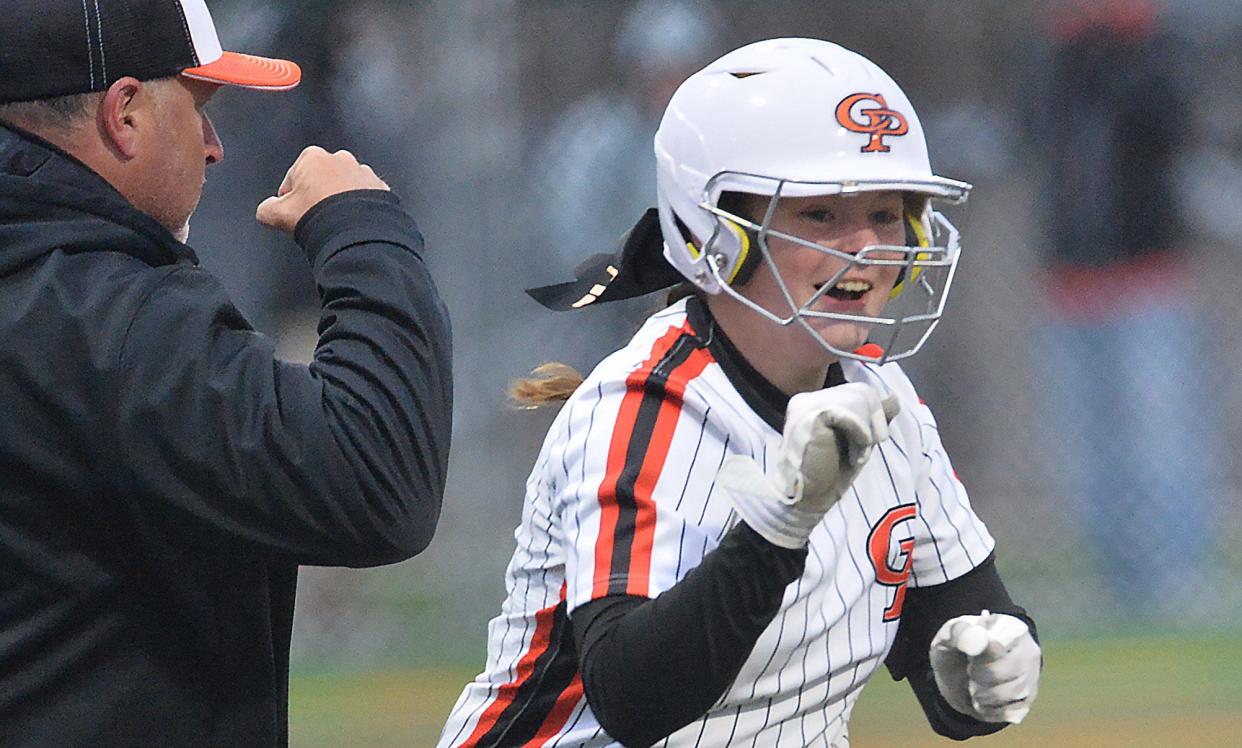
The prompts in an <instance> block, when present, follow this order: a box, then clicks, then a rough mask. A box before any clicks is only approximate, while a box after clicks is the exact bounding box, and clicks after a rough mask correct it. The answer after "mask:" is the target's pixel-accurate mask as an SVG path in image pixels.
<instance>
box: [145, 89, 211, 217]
mask: <svg viewBox="0 0 1242 748" xmlns="http://www.w3.org/2000/svg"><path fill="white" fill-rule="evenodd" d="M218 88H219V86H217V85H215V84H213V83H207V82H204V81H197V80H191V79H189V78H181V77H177V78H175V79H173V80H171V81H168V82H166V83H164V84H163V85H160V86H158V89H157V90H156V91H154V92H153V93H154V95H155V97H156V107H155V111H156V117H155V121H154V132H153V134H154V135H155V137H153V138H149V139H146V140H145V141H144V150H145V152H144V153H143V154H142V156H141V157H140V158H141V159H142V161H143V166H142V168H143V179H142V181H143V188H142V189H141V190H140V197H139V199H140V200H141V201H142V203H144V204H138V200H135V201H134V202H135V205H136V206H137V207H138V208H139V209H140V210H142V211H143V212H145V213H146V214H147V215H150V216H151V217H152V218H154V219H155V220H157V221H159V222H160V224H161V225H163V226H164V227H165V228H167V229H168V230H169V231H170V232H172V233H173V235H175V236H177V237H178V238H179V239H182V240H184V239H183V237H184V236H186V235H187V233H188V225H189V221H190V216H191V215H193V213H194V209H195V208H196V207H198V201H199V198H201V197H202V194H203V182H204V179H205V173H206V168H207V165H208V164H214V163H216V162H218V161H220V160H221V159H223V158H224V148H223V146H221V144H220V140H219V138H218V137H217V136H216V131H215V128H214V127H212V124H211V120H210V119H209V118H208V117H207V113H206V112H205V111H204V107H205V106H206V105H207V102H208V101H209V100H210V99H211V97H212V95H214V94H215V92H216V90H217V89H218Z"/></svg>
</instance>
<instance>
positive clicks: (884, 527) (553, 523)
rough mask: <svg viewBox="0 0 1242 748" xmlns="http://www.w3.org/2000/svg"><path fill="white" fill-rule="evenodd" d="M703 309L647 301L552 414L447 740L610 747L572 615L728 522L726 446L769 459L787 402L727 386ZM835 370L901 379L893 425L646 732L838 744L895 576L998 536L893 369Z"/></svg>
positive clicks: (870, 669) (666, 578) (882, 650)
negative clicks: (722, 667)
mask: <svg viewBox="0 0 1242 748" xmlns="http://www.w3.org/2000/svg"><path fill="white" fill-rule="evenodd" d="M701 310H702V305H700V304H697V302H694V303H693V305H692V308H691V310H690V311H689V313H688V312H687V304H686V302H685V301H683V302H680V303H678V304H675V305H674V306H672V307H669V308H668V309H665V310H663V311H661V312H659V313H657V314H655V315H654V316H652V317H651V318H650V319H649V320H648V321H647V323H646V324H645V325H644V326H643V328H642V329H641V330H639V332H638V334H637V335H635V337H634V338H633V340H632V341H631V342H630V344H629V345H628V346H626V347H625V348H623V349H622V350H620V351H618V352H616V353H614V354H613V355H611V356H609V357H608V358H607V359H605V360H604V361H603V362H602V363H600V365H599V366H598V367H597V368H596V369H595V371H594V372H592V374H591V376H590V377H588V378H587V380H586V381H585V382H584V383H583V385H582V386H581V387H580V388H579V389H578V391H577V392H576V393H574V395H573V396H572V397H571V398H570V400H569V401H568V402H567V403H566V404H565V406H564V408H563V409H562V410H561V412H560V414H559V416H558V417H557V419H556V421H555V422H554V423H553V425H552V427H551V429H550V430H549V432H548V436H547V439H546V440H545V442H544V445H543V450H542V452H541V453H540V456H539V459H538V462H537V464H536V466H535V469H534V471H533V472H532V473H531V476H530V478H529V480H528V481H527V485H526V503H525V508H524V511H523V516H522V522H521V525H520V526H519V527H518V529H517V531H516V532H515V537H516V540H517V551H516V552H515V553H514V556H513V559H512V561H511V563H510V565H509V568H508V571H507V574H506V584H507V589H508V597H507V598H506V600H505V602H504V605H503V607H502V609H501V614H500V615H499V616H498V617H497V618H495V619H493V620H492V621H491V623H490V625H489V627H488V655H487V664H486V669H485V670H484V672H483V673H482V674H481V675H479V676H478V677H477V678H476V679H475V680H474V681H473V682H472V683H470V684H469V685H467V686H466V689H465V691H464V692H463V693H462V695H461V697H460V698H459V699H458V701H457V704H456V706H455V707H454V708H453V711H452V713H451V715H450V717H449V720H448V723H447V724H446V726H445V728H444V732H443V734H442V736H441V740H440V743H439V745H440V746H441V748H448V747H449V746H519V745H520V746H615V745H618V743H616V742H615V741H613V740H612V739H611V738H610V737H609V736H608V735H607V734H606V733H604V732H603V730H602V729H601V728H600V726H599V724H598V722H597V721H596V720H595V717H594V716H593V714H592V713H591V708H590V705H589V704H587V703H586V699H585V697H584V695H583V688H582V681H581V678H580V677H579V675H578V672H577V661H576V654H575V652H574V646H573V640H572V636H571V632H570V630H569V627H568V626H567V625H566V624H567V621H566V617H567V615H568V614H569V613H572V611H573V610H574V609H575V608H577V607H578V606H580V605H583V604H584V603H587V602H589V601H591V600H595V599H598V598H601V597H604V596H607V595H610V594H630V595H642V596H647V597H654V596H656V595H658V594H659V593H661V592H662V591H664V590H667V589H668V588H670V587H671V586H673V585H674V584H676V583H677V582H678V580H680V579H681V578H682V577H684V576H685V574H686V573H687V572H688V571H689V570H690V569H692V568H694V567H695V566H696V565H697V564H698V563H699V562H700V561H701V560H702V559H703V557H704V556H705V555H706V554H707V553H708V552H710V551H711V550H712V549H713V548H715V547H716V545H717V544H718V543H719V542H720V539H721V538H722V536H723V535H724V534H725V532H726V531H727V530H728V529H729V528H730V527H732V526H733V524H735V523H736V522H737V518H736V515H735V513H734V512H733V511H732V508H731V506H730V503H729V500H728V499H727V497H725V496H724V495H723V494H722V493H721V492H720V491H717V490H716V489H715V485H714V479H715V475H716V471H717V469H718V468H719V466H720V464H721V462H722V461H723V459H724V457H725V455H727V454H730V453H737V454H744V455H750V456H752V457H754V458H755V459H756V460H757V461H759V463H760V464H761V465H764V466H765V467H766V466H770V465H774V464H775V459H776V456H777V454H778V449H779V445H780V431H779V426H780V418H781V417H782V416H783V414H779V413H774V412H772V409H771V408H770V407H765V406H764V404H763V402H762V400H763V398H762V396H761V395H762V393H756V392H755V391H754V390H753V389H752V388H751V387H750V386H748V385H747V384H746V383H744V382H742V381H739V380H743V379H746V376H745V373H744V372H741V373H740V370H739V368H738V367H739V364H738V363H736V358H737V357H736V355H735V354H734V355H732V356H731V355H730V353H731V352H730V351H729V350H722V348H721V342H720V341H718V340H717V341H713V336H716V334H715V333H714V331H713V329H712V328H713V327H714V325H713V323H712V322H711V321H710V318H709V317H707V316H706V314H705V312H703V311H701ZM696 326H698V327H700V328H708V329H706V330H702V329H699V330H696V329H694V328H695V327H696ZM717 337H718V336H717ZM726 345H727V344H726ZM740 366H741V367H743V368H745V366H746V365H745V363H744V362H743V363H741V364H740ZM842 370H843V373H844V375H845V378H846V379H847V380H850V381H869V382H873V383H876V384H878V385H879V386H880V387H882V388H884V389H891V390H894V391H896V392H897V394H898V396H899V398H900V400H901V406H902V408H901V413H900V414H899V415H898V416H897V417H896V419H894V421H893V423H892V425H891V429H890V430H891V438H890V439H889V440H888V441H885V442H883V443H882V444H880V445H878V447H877V448H876V449H874V450H873V452H872V456H871V458H870V460H869V461H868V463H867V464H866V465H865V466H864V468H863V470H862V472H861V473H860V474H859V476H858V478H857V479H856V480H855V482H854V485H853V487H852V488H851V490H850V491H849V492H848V493H846V495H845V496H844V497H843V498H842V499H841V501H840V502H838V503H837V505H836V506H834V507H833V508H832V510H830V511H829V512H828V514H827V515H826V517H825V518H824V521H823V522H822V523H821V524H820V525H819V527H818V528H816V530H815V531H814V532H813V533H812V535H811V538H810V546H809V555H808V557H807V563H806V568H805V571H804V572H803V574H802V577H801V578H800V579H799V580H797V581H796V582H794V583H793V584H791V585H790V586H789V587H788V588H787V589H786V592H785V597H784V601H783V603H782V606H781V609H780V612H779V613H778V614H777V616H776V618H775V619H774V620H773V621H772V623H771V624H770V625H769V626H768V627H767V629H766V630H765V631H764V632H763V634H762V635H761V636H760V637H759V640H758V642H757V643H756V644H755V647H754V649H753V650H752V651H751V653H750V657H749V658H748V659H747V660H746V663H745V665H744V666H743V667H742V670H741V672H740V674H739V675H738V677H737V679H736V681H735V682H734V683H733V685H732V686H731V687H730V688H729V690H728V691H727V692H726V693H725V695H724V696H723V697H722V698H721V699H720V700H719V701H718V702H717V703H716V705H715V706H714V707H712V709H711V710H710V711H709V712H708V713H707V714H705V715H704V716H703V717H702V718H700V719H698V720H696V721H695V722H693V723H691V724H690V725H688V726H686V727H684V728H682V729H681V730H679V731H677V732H676V733H674V734H673V735H672V736H670V737H669V738H668V739H666V740H664V741H661V742H660V743H657V745H661V746H776V745H780V746H809V745H820V746H846V745H848V742H849V739H848V734H847V731H846V724H847V721H848V719H849V714H850V710H851V709H852V708H853V705H854V703H855V701H856V699H857V697H858V695H859V693H860V691H861V689H862V686H863V684H865V683H866V682H867V679H868V678H870V677H871V675H872V674H873V673H874V672H875V671H876V669H877V668H878V667H879V666H880V665H881V663H882V662H883V660H884V658H885V656H886V655H887V653H888V650H889V647H890V646H891V645H892V642H893V637H894V635H895V634H896V631H897V624H898V619H899V616H900V609H901V604H902V601H903V600H904V596H905V587H906V586H907V585H912V586H916V587H919V586H927V585H935V584H940V583H943V582H946V581H948V580H950V579H954V578H957V577H959V576H961V575H962V574H965V573H966V572H968V571H970V570H971V569H973V568H974V567H975V566H976V565H978V564H980V563H981V562H983V561H984V559H985V558H987V556H988V555H989V554H990V553H991V551H992V547H993V541H992V538H991V536H990V535H989V534H988V531H987V529H986V528H985V527H984V526H983V523H982V522H981V521H980V520H979V518H978V517H977V516H975V513H974V512H973V510H972V509H971V507H970V503H969V501H968V499H967V496H966V491H965V488H964V487H963V486H962V484H961V483H960V482H959V481H958V480H957V478H956V476H955V474H954V472H953V469H952V467H951V465H950V463H949V459H948V457H947V456H946V454H945V452H944V449H943V447H942V446H941V443H940V438H939V435H938V432H937V428H936V423H935V421H934V419H933V418H932V415H931V412H930V411H929V410H928V409H927V407H926V406H925V405H923V404H922V403H921V401H920V400H919V398H918V396H917V395H916V394H915V391H914V388H913V387H912V386H911V384H910V382H909V380H908V379H907V378H906V376H905V374H904V373H903V372H902V370H901V368H900V367H899V366H898V365H897V364H895V363H890V364H886V365H885V366H883V367H876V366H874V365H869V364H862V363H858V362H853V361H848V362H843V364H842ZM751 380H752V381H753V372H752V376H751Z"/></svg>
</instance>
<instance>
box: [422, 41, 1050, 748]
mask: <svg viewBox="0 0 1242 748" xmlns="http://www.w3.org/2000/svg"><path fill="white" fill-rule="evenodd" d="M655 151H656V157H657V164H658V180H657V197H658V209H655V210H652V211H648V213H647V215H645V216H644V217H643V219H642V220H640V221H639V222H638V223H637V225H636V226H635V228H634V229H633V230H632V231H631V232H630V234H629V235H628V236H627V238H626V239H625V241H624V242H623V243H622V247H621V249H620V250H619V251H618V252H617V253H616V254H615V255H598V256H596V257H594V258H592V259H591V260H590V261H588V262H587V263H585V264H584V265H583V266H581V267H580V269H579V276H580V277H579V278H578V279H577V280H576V281H572V282H570V283H564V284H560V285H557V286H549V287H545V288H542V289H534V290H533V291H532V295H534V296H535V297H536V298H537V299H539V300H540V301H541V302H542V303H544V304H545V305H547V306H549V307H552V308H557V309H571V308H579V307H582V306H586V305H588V304H598V303H604V302H608V301H611V300H614V299H618V298H626V297H632V296H637V295H640V294H644V293H649V292H652V291H655V290H659V289H662V288H667V287H669V286H671V285H673V284H675V283H678V282H681V286H680V290H679V291H678V292H676V293H675V294H673V295H680V296H681V297H682V298H680V300H678V301H675V302H674V303H672V304H671V305H670V306H668V307H667V308H665V309H663V310H662V311H659V312H658V313H656V314H655V315H653V316H652V317H651V318H650V319H649V320H648V321H647V323H646V324H645V325H644V326H643V327H642V329H641V330H639V332H638V334H637V335H635V336H634V338H633V340H631V341H630V343H629V344H628V345H627V346H625V347H624V348H622V349H621V350H619V351H617V352H615V353H614V354H612V355H611V356H609V357H608V358H606V359H605V360H604V361H603V362H602V363H600V365H599V366H598V367H597V368H596V369H595V370H594V371H593V372H592V373H591V375H590V376H589V377H587V378H586V380H585V381H581V380H580V379H575V378H574V377H572V376H566V375H565V372H564V371H563V370H561V371H556V370H553V371H552V374H553V375H554V376H551V377H547V378H544V379H532V380H527V381H525V382H522V383H519V387H518V389H517V392H518V394H519V396H520V397H522V398H524V399H525V400H526V401H528V402H531V401H549V400H557V399H567V402H565V404H564V406H563V408H562V410H561V412H560V415H559V416H558V417H557V419H556V421H555V423H554V424H553V425H552V428H551V430H550V431H549V433H548V436H547V439H546V441H545V442H544V446H543V450H542V452H541V454H540V456H539V459H538V463H537V464H536V466H535V469H534V471H533V472H532V473H531V476H530V479H529V481H528V483H527V486H526V503H525V508H524V512H523V517H522V523H521V526H520V527H519V528H518V529H517V532H516V539H517V551H516V553H515V554H514V556H513V560H512V562H511V563H510V565H509V569H508V572H507V577H506V582H507V586H508V597H507V599H506V600H505V602H504V605H503V607H502V610H501V613H500V615H499V616H498V617H496V618H495V619H493V620H492V622H491V624H490V626H489V643H488V657H487V665H486V668H485V670H484V672H483V673H482V674H481V675H480V676H479V677H478V678H477V679H476V680H475V681H474V682H473V683H470V684H469V685H468V686H467V687H466V689H465V691H464V692H463V693H462V695H461V697H460V698H459V699H458V701H457V704H456V706H455V707H454V708H453V711H452V714H451V715H450V717H449V720H448V723H447V725H446V726H445V728H444V732H443V735H442V737H441V741H440V745H441V746H444V747H447V746H518V745H521V746H527V745H529V746H615V745H626V746H647V745H653V744H658V745H667V746H732V745H738V746H741V745H746V746H754V745H764V746H776V745H779V746H807V745H817V746H846V745H848V743H849V737H848V721H849V715H850V710H851V709H852V707H853V705H854V703H855V702H856V700H857V698H858V696H859V693H860V692H861V690H862V687H863V685H864V684H866V682H867V680H868V679H869V678H870V677H871V676H872V675H873V674H874V673H875V672H876V671H877V670H878V669H879V667H880V665H881V664H885V665H887V667H888V669H889V671H890V672H891V673H892V675H893V676H894V677H896V678H905V679H907V680H908V681H909V683H910V685H911V686H912V688H913V690H914V693H915V695H916V696H917V698H918V700H919V702H920V703H921V705H922V707H923V709H924V711H925V712H926V714H927V717H928V720H929V721H930V723H931V726H932V727H933V728H934V729H935V730H936V731H937V732H939V733H941V734H943V735H947V736H950V737H954V738H966V737H970V736H974V735H984V734H988V733H992V732H995V731H997V730H999V729H1001V728H1002V727H1004V726H1005V725H1006V724H1009V723H1016V722H1020V721H1021V720H1022V718H1023V717H1024V716H1025V715H1026V713H1027V710H1028V709H1029V707H1030V704H1031V702H1032V700H1033V699H1034V698H1035V692H1036V686H1037V683H1038V679H1039V671H1040V664H1041V657H1040V650H1039V646H1038V644H1037V643H1036V641H1035V638H1034V629H1033V624H1032V622H1031V619H1030V618H1029V617H1028V616H1027V615H1026V613H1025V612H1024V611H1023V610H1022V609H1021V608H1019V607H1017V606H1016V605H1014V603H1013V602H1012V601H1011V600H1010V598H1009V595H1008V594H1007V593H1006V591H1005V588H1004V586H1003V585H1002V583H1001V581H1000V578H999V576H998V575H997V572H996V568H995V566H994V563H993V540H992V537H991V536H990V535H989V534H988V531H987V528H986V527H984V525H983V523H982V522H981V521H980V520H979V518H978V517H977V516H975V513H974V512H973V511H972V510H971V506H970V502H969V500H968V499H967V495H966V490H965V488H964V487H963V486H962V484H961V483H960V482H959V481H958V479H957V477H956V476H955V474H954V471H953V468H952V466H951V464H950V461H949V458H948V456H947V455H946V454H945V451H944V448H943V447H942V445H941V443H940V438H939V436H938V432H937V428H936V422H935V420H934V419H933V417H932V414H931V412H930V411H929V410H928V408H927V407H926V406H925V405H924V404H923V403H922V402H921V401H920V399H919V397H918V395H917V394H916V393H915V390H914V388H913V386H912V385H911V384H910V382H909V380H908V379H907V378H906V376H905V374H904V373H903V372H902V370H901V368H900V365H899V364H898V363H896V362H897V361H898V360H900V359H902V358H904V357H906V356H909V355H912V354H913V353H915V352H916V351H917V350H918V349H919V347H921V346H922V344H923V343H924V341H925V340H926V339H927V336H928V335H929V334H930V333H931V331H932V329H933V328H934V327H935V325H936V323H937V321H938V320H939V318H940V315H941V313H942V312H943V309H944V304H945V299H946V297H947V294H948V292H949V289H950V286H951V285H952V279H953V273H954V269H955V268H956V265H957V260H958V253H959V247H958V235H957V231H956V230H955V229H954V227H953V226H952V224H951V223H950V222H949V221H948V220H947V219H946V218H945V217H944V216H942V215H941V214H940V213H938V212H936V211H935V210H933V209H932V207H931V201H932V200H944V201H947V202H960V201H961V200H963V199H965V197H966V195H967V192H968V191H969V189H970V186H969V185H967V184H965V183H962V182H957V181H954V180H950V179H945V178H942V177H939V176H935V175H933V174H932V172H931V169H930V166H929V162H928V157H927V150H926V145H925V143H924V138H923V132H922V128H921V126H920V124H919V121H918V118H917V117H916V116H915V113H914V110H913V108H912V107H911V106H910V102H909V101H908V100H907V98H906V96H905V94H904V93H903V92H902V90H901V89H900V88H899V87H898V86H897V84H896V83H894V82H893V80H892V79H891V78H889V76H888V75H887V74H885V73H884V72H883V71H882V70H881V69H880V68H878V67H877V66H876V65H875V64H874V63H872V62H870V61H869V60H867V59H866V58H864V57H861V56H859V55H857V54H855V53H853V52H850V51H848V50H845V49H842V48H841V47H838V46H836V45H834V44H830V43H828V42H823V41H815V40H809V39H776V40H769V41H764V42H758V43H755V44H751V45H749V46H746V47H743V48H741V49H739V50H736V51H734V52H732V53H730V54H728V55H726V56H724V57H723V58H721V59H719V60H717V61H716V62H714V63H712V64H711V65H709V66H708V67H707V68H705V69H704V70H702V71H700V72H698V73H696V74H695V75H693V76H691V77H690V78H689V79H688V80H687V81H686V82H685V83H684V84H683V85H682V86H681V87H680V89H678V91H677V93H676V94H675V95H674V96H673V98H672V101H671V102H670V104H669V106H668V110H667V112H666V113H665V116H664V119H663V122H662V124H661V126H660V130H659V132H658V133H657V134H656V138H655Z"/></svg>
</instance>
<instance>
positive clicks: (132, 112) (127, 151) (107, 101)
mask: <svg viewBox="0 0 1242 748" xmlns="http://www.w3.org/2000/svg"><path fill="white" fill-rule="evenodd" d="M154 104H155V102H154V101H153V100H152V96H151V91H150V89H149V87H144V86H143V84H142V82H141V81H139V80H138V79H137V78H130V77H125V78H121V79H120V80H118V81H116V82H115V83H113V84H112V85H111V86H109V87H108V90H107V91H105V92H104V95H103V98H102V99H100V102H99V108H98V110H96V124H97V126H98V128H99V135H100V138H101V139H102V140H103V142H104V144H105V145H107V146H108V150H110V151H112V153H113V155H114V156H116V157H117V158H118V159H119V160H121V161H129V160H131V159H133V158H134V157H136V156H137V155H138V136H139V132H138V125H139V124H140V122H141V121H142V120H143V119H144V117H145V115H146V114H147V112H145V111H144V109H147V108H150V107H152V106H154Z"/></svg>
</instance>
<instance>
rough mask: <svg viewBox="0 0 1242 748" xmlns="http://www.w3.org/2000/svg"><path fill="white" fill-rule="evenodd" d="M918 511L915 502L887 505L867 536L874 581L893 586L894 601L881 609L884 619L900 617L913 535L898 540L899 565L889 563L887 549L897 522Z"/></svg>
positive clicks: (891, 619)
mask: <svg viewBox="0 0 1242 748" xmlns="http://www.w3.org/2000/svg"><path fill="white" fill-rule="evenodd" d="M918 513H919V510H918V507H916V506H915V505H914V504H902V505H901V506H895V507H893V508H892V509H889V510H888V511H887V512H886V513H885V514H884V516H883V517H881V518H880V521H879V522H878V523H876V526H875V527H873V528H871V534H870V535H868V536H867V555H868V556H870V557H871V565H872V567H874V568H875V581H877V582H879V583H880V584H882V585H884V586H885V587H896V588H897V592H896V593H894V594H893V603H892V605H889V606H888V607H887V608H885V610H884V621H885V622H888V621H895V620H897V619H898V618H901V608H902V606H903V605H904V604H905V602H906V580H908V579H909V578H910V563H911V559H912V556H911V551H913V550H914V538H906V539H905V540H900V541H898V542H897V547H898V548H899V549H900V550H901V554H900V555H899V556H898V563H900V564H901V568H899V569H896V568H893V567H892V566H891V565H889V563H888V549H889V545H890V544H891V543H892V541H893V530H894V529H895V528H896V527H897V525H899V524H901V523H902V522H905V521H906V520H908V519H914V518H915V517H916V516H917V515H918Z"/></svg>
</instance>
